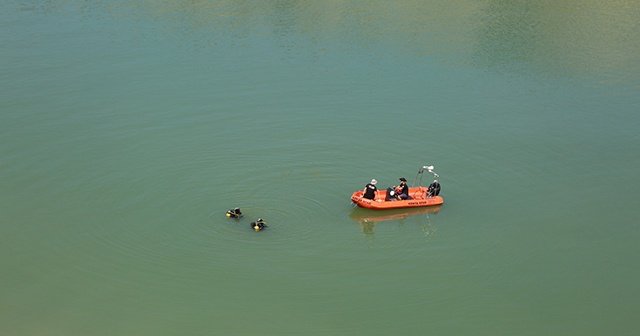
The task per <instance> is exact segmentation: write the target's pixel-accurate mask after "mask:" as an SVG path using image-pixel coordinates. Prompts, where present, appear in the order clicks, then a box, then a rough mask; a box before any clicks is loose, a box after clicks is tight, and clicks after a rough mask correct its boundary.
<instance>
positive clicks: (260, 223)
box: [251, 218, 267, 231]
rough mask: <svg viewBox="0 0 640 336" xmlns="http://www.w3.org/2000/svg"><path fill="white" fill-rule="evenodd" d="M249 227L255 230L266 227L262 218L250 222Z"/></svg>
mask: <svg viewBox="0 0 640 336" xmlns="http://www.w3.org/2000/svg"><path fill="white" fill-rule="evenodd" d="M251 227H252V228H253V229H254V230H256V231H261V230H264V229H266V228H267V223H265V222H264V219H262V218H258V220H256V221H255V222H251Z"/></svg>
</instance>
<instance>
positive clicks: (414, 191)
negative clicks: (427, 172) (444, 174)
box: [351, 187, 444, 210]
mask: <svg viewBox="0 0 640 336" xmlns="http://www.w3.org/2000/svg"><path fill="white" fill-rule="evenodd" d="M362 194H363V193H362V190H358V191H356V192H354V193H353V195H351V201H352V202H353V203H355V204H357V205H358V206H359V207H363V208H367V209H375V210H385V209H399V208H417V207H426V206H434V205H440V204H442V203H444V200H443V199H442V197H441V196H431V197H427V188H425V187H417V188H409V199H406V200H395V199H392V200H389V201H386V200H385V199H386V194H387V191H386V190H378V191H376V197H375V198H374V199H368V198H364V197H362Z"/></svg>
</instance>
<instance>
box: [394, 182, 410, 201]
mask: <svg viewBox="0 0 640 336" xmlns="http://www.w3.org/2000/svg"><path fill="white" fill-rule="evenodd" d="M395 196H396V199H398V200H406V199H407V198H409V186H408V185H407V179H406V178H404V177H401V178H400V185H399V186H397V187H396V195H395Z"/></svg>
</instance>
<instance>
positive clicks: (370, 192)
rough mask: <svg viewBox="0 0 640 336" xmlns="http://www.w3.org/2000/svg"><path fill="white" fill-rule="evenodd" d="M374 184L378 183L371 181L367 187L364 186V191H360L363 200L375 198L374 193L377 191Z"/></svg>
mask: <svg viewBox="0 0 640 336" xmlns="http://www.w3.org/2000/svg"><path fill="white" fill-rule="evenodd" d="M376 183H378V181H376V179H372V180H371V182H370V183H367V185H366V186H364V189H363V190H362V192H363V196H362V197H363V198H368V199H374V198H376V191H377V190H378V188H377V187H376Z"/></svg>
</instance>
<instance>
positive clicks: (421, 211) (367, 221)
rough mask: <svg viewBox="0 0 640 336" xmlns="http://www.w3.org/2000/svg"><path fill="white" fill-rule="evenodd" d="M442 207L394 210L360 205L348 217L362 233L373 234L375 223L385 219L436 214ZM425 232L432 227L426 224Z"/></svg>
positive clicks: (391, 219) (428, 231)
mask: <svg viewBox="0 0 640 336" xmlns="http://www.w3.org/2000/svg"><path fill="white" fill-rule="evenodd" d="M440 209H442V205H438V206H431V207H424V208H411V209H394V210H383V211H380V210H370V209H364V208H360V207H356V208H355V209H353V211H351V214H349V218H351V220H352V221H354V222H356V223H358V224H360V228H361V229H362V233H364V234H373V233H374V231H375V225H376V223H381V222H386V221H398V220H403V219H406V218H409V217H415V216H419V215H429V214H437V213H438V211H440ZM426 225H427V227H426V228H425V229H426V230H424V231H425V234H427V235H429V234H431V233H433V232H432V231H433V228H429V227H430V225H429V224H426Z"/></svg>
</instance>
